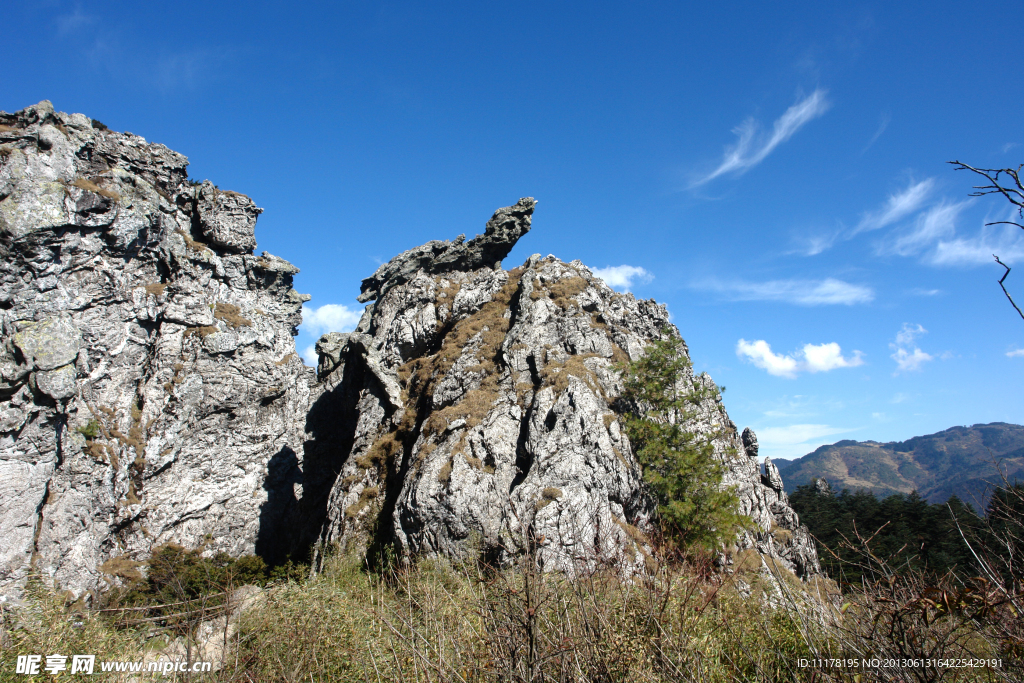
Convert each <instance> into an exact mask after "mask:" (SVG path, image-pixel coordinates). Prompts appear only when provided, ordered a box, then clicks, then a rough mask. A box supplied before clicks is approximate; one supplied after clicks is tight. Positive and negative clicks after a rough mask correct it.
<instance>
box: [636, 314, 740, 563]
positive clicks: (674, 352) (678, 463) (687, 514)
mask: <svg viewBox="0 0 1024 683" xmlns="http://www.w3.org/2000/svg"><path fill="white" fill-rule="evenodd" d="M667 336H668V338H667V339H665V340H662V341H655V342H653V343H651V344H650V345H649V346H648V347H647V354H646V355H645V356H644V357H643V358H640V359H639V360H636V361H634V362H632V363H630V364H628V365H626V366H624V367H622V368H621V369H622V370H623V371H624V372H623V375H624V377H623V380H624V392H623V397H624V398H625V399H626V400H627V401H629V402H631V403H632V404H633V405H634V407H635V408H636V409H637V412H636V413H633V414H629V415H626V416H625V420H624V422H625V431H626V435H627V436H628V437H629V439H630V441H631V442H632V444H633V450H634V453H635V454H636V457H637V461H638V462H639V463H640V466H641V468H642V469H643V478H644V481H645V482H646V483H647V486H648V488H649V490H650V492H651V493H652V495H653V496H654V498H655V500H656V502H657V505H658V516H659V519H660V523H661V527H662V531H663V533H665V535H666V536H667V537H668V538H669V539H672V540H674V542H676V543H677V544H679V545H680V546H681V547H683V548H684V549H690V550H696V551H699V550H713V549H716V548H718V547H721V546H723V545H725V544H727V543H729V542H731V541H732V540H733V539H734V538H735V537H736V533H737V532H738V531H739V530H740V529H741V528H743V527H745V526H748V525H749V524H750V520H749V519H748V518H747V517H745V516H743V515H740V514H739V513H738V512H737V509H738V498H737V496H736V494H735V492H734V491H733V490H732V489H727V488H723V487H722V476H723V475H724V473H725V465H724V463H722V462H721V461H720V460H719V459H718V458H717V457H716V455H715V450H714V445H713V443H712V441H713V439H714V438H715V437H716V436H718V434H711V435H698V434H695V433H693V432H691V431H689V430H688V429H687V428H686V424H687V422H688V421H689V420H690V419H691V418H692V417H693V416H694V414H695V412H696V411H697V409H698V407H699V406H700V404H701V403H702V402H704V401H705V400H709V399H714V398H716V397H715V396H712V395H711V393H710V392H708V391H707V390H701V389H699V388H696V387H695V383H694V381H693V380H692V373H691V371H690V368H691V365H690V361H689V359H688V358H687V357H686V352H685V348H684V346H683V340H682V339H680V338H679V337H678V336H674V335H671V334H669V335H667Z"/></svg>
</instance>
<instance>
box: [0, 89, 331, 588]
mask: <svg viewBox="0 0 1024 683" xmlns="http://www.w3.org/2000/svg"><path fill="white" fill-rule="evenodd" d="M0 126H2V127H0V591H2V592H4V593H16V592H17V587H18V586H19V585H20V584H21V582H22V581H23V579H24V578H25V575H26V572H27V571H28V570H29V568H30V565H32V564H34V566H35V568H36V569H37V570H39V571H41V572H42V573H43V574H44V575H48V576H51V577H53V578H55V579H56V580H57V581H58V582H59V584H60V585H61V586H62V587H64V588H66V589H70V590H71V591H73V592H75V593H81V592H83V591H85V590H88V589H91V588H95V587H97V586H102V585H104V583H105V582H104V578H105V577H106V578H112V577H109V576H106V575H105V574H104V572H103V567H104V563H105V562H106V561H107V560H109V559H110V558H112V557H119V556H122V555H127V556H128V557H131V558H136V559H142V558H144V557H145V556H146V555H148V554H149V552H150V550H151V548H152V547H153V546H154V545H156V544H160V543H165V542H167V541H175V542H178V543H181V544H183V545H186V546H189V547H197V546H199V545H200V544H204V543H206V544H208V547H209V548H210V549H211V550H224V551H227V552H229V553H232V554H236V555H237V554H242V553H250V552H253V550H254V549H255V548H256V547H257V546H259V545H262V546H263V547H264V548H265V549H266V551H267V553H268V554H271V555H272V554H273V553H274V552H276V551H277V550H278V548H279V547H280V543H279V542H278V541H276V540H274V539H273V538H270V537H272V536H273V534H272V533H271V530H272V529H275V528H277V527H280V526H281V525H282V524H286V522H285V521H284V520H287V519H288V518H289V515H294V514H296V510H297V502H296V500H295V498H296V491H297V490H298V491H301V488H299V487H298V482H299V478H298V473H299V469H298V468H299V465H300V462H299V459H298V457H297V456H296V455H295V453H301V452H302V442H303V426H304V421H305V415H306V408H307V405H308V395H309V384H310V382H311V380H312V373H311V372H310V371H309V370H308V369H307V368H305V367H304V366H303V364H302V362H301V360H300V359H299V358H298V356H297V355H296V354H295V345H294V341H293V339H292V333H293V330H294V328H295V326H296V325H298V324H299V322H300V320H301V317H300V316H301V314H300V308H301V304H302V302H303V301H304V300H305V299H306V297H303V296H302V295H299V294H297V293H296V292H295V291H294V290H293V289H292V288H291V282H292V276H293V275H294V274H295V273H297V272H298V269H296V268H295V267H293V266H292V265H291V264H289V263H288V262H286V261H284V260H282V259H279V258H277V257H274V256H271V255H269V254H266V253H264V254H263V256H255V255H253V253H252V250H253V248H254V247H255V246H256V242H255V239H254V233H253V231H254V227H255V223H256V216H257V215H258V214H259V212H260V209H259V208H257V207H256V205H255V204H254V203H253V202H252V200H250V199H249V198H248V197H246V196H244V195H239V194H236V193H230V192H222V191H220V190H218V189H217V188H215V187H214V186H213V185H212V184H210V183H204V184H202V185H201V186H197V185H192V184H190V183H189V182H188V181H187V176H186V172H185V167H186V165H187V163H188V162H187V160H186V159H185V157H183V156H181V155H180V154H177V153H175V152H172V151H171V150H169V149H167V148H166V147H163V146H162V145H156V144H150V143H147V142H146V141H145V140H143V139H142V138H140V137H137V136H134V135H130V134H120V133H114V132H111V131H108V130H106V129H105V128H103V127H101V124H97V123H95V122H93V121H92V120H90V119H89V118H87V117H85V116H83V115H81V114H72V115H68V114H63V113H59V112H54V111H53V108H52V106H50V104H49V102H42V103H40V104H39V105H36V106H34V107H30V108H28V109H25V110H23V111H21V112H18V113H17V114H0ZM289 454H291V455H290V456H289Z"/></svg>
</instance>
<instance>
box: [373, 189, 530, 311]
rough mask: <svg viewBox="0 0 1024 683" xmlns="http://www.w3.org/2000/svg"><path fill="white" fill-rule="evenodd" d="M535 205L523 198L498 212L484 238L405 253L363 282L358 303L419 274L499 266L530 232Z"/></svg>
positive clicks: (442, 242) (443, 242)
mask: <svg viewBox="0 0 1024 683" xmlns="http://www.w3.org/2000/svg"><path fill="white" fill-rule="evenodd" d="M536 205H537V202H536V200H535V199H534V198H533V197H523V198H522V199H520V200H519V201H518V202H517V203H515V204H513V205H512V206H506V207H503V208H501V209H498V210H497V211H495V212H494V215H493V216H491V219H490V220H489V221H487V225H486V226H485V230H484V234H482V235H477V236H476V237H475V238H473V239H471V240H470V241H468V242H466V241H465V238H466V236H465V235H459V236H458V237H456V238H455V240H454V241H448V240H432V241H430V242H427V243H426V244H424V245H422V246H419V247H416V248H415V249H410V250H408V251H404V252H402V253H401V254H399V255H398V256H396V257H395V258H393V259H391V260H390V261H388V262H387V263H385V264H384V265H383V266H381V267H380V268H378V269H377V272H375V273H374V274H373V275H371V276H370V277H368V278H366V279H364V280H363V284H362V287H361V288H360V294H359V301H360V302H362V303H366V302H367V301H373V300H374V299H376V298H378V297H379V296H380V295H381V294H382V293H383V292H384V290H385V289H387V288H389V287H394V286H396V285H400V284H403V283H405V282H408V281H409V280H411V279H412V278H413V277H414V276H415V275H416V273H418V272H424V273H429V274H431V275H439V274H441V273H448V272H453V271H471V270H476V269H478V268H484V267H490V268H496V267H498V266H500V265H501V261H502V259H504V258H505V257H506V256H508V253H509V252H510V251H512V247H514V246H515V244H516V242H517V241H518V240H519V238H520V237H522V236H523V235H525V234H526V233H528V232H529V231H530V221H531V217H532V216H533V208H534V207H535V206H536Z"/></svg>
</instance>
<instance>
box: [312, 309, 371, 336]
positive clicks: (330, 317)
mask: <svg viewBox="0 0 1024 683" xmlns="http://www.w3.org/2000/svg"><path fill="white" fill-rule="evenodd" d="M362 315H363V312H362V311H359V310H352V309H350V308H349V307H348V306H342V305H339V304H324V305H323V306H320V307H319V308H312V307H310V306H303V307H302V324H301V325H300V326H299V329H300V330H301V331H303V332H305V333H306V334H308V335H310V336H311V337H314V338H319V337H320V335H322V334H325V333H327V332H351V331H352V330H353V329H354V328H355V326H356V325H357V324H358V323H359V318H361V317H362Z"/></svg>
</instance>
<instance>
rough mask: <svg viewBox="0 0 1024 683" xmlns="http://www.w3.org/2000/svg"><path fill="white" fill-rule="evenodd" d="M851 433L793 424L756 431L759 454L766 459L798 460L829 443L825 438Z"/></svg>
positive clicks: (826, 427) (844, 430)
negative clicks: (765, 456) (766, 457)
mask: <svg viewBox="0 0 1024 683" xmlns="http://www.w3.org/2000/svg"><path fill="white" fill-rule="evenodd" d="M849 431H852V430H851V429H844V428H842V427H832V426H830V425H822V424H795V425H789V426H788V427H767V428H765V429H758V430H757V442H758V445H759V446H760V452H761V454H763V455H767V456H768V457H770V458H772V459H775V458H786V459H790V458H799V457H800V456H802V455H806V454H807V453H810V452H812V451H813V450H814V449H816V448H818V447H819V446H824V445H825V444H826V443H830V442H831V439H826V438H825V437H829V436H832V435H833V434H842V433H843V432H849Z"/></svg>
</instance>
